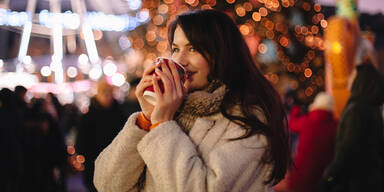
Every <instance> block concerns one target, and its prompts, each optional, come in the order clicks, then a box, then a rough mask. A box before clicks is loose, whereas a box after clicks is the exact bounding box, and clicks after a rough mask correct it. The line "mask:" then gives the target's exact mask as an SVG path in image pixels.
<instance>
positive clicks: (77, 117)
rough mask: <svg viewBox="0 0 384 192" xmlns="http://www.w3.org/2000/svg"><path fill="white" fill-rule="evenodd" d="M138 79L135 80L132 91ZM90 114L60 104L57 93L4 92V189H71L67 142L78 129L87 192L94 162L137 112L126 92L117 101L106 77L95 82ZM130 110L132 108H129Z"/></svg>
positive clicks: (0, 181) (0, 161) (0, 105)
mask: <svg viewBox="0 0 384 192" xmlns="http://www.w3.org/2000/svg"><path fill="white" fill-rule="evenodd" d="M137 82H138V80H135V81H134V82H132V84H131V90H130V92H132V91H133V92H134V89H135V85H136V84H137ZM97 88H98V92H97V94H96V95H95V96H94V97H92V98H91V99H90V105H89V109H88V112H87V113H86V114H82V113H81V112H80V111H79V110H78V108H77V107H76V106H75V105H74V104H66V105H62V104H61V103H60V102H59V100H58V98H57V97H56V95H55V94H52V93H48V94H46V95H42V96H40V97H34V98H32V99H30V100H27V99H26V93H27V89H26V88H25V87H23V86H17V87H15V89H14V91H12V90H10V89H8V88H3V89H1V91H0V125H1V129H0V132H1V133H0V136H1V138H0V142H1V146H2V148H3V150H5V151H4V153H3V157H2V158H0V167H1V168H0V170H2V171H1V172H0V177H1V178H0V191H2V192H18V191H41V192H45V191H47V192H48V191H50V192H51V191H58V192H60V191H67V186H66V185H67V184H66V182H67V178H68V175H69V174H68V173H71V172H72V173H73V171H75V169H73V168H72V167H71V164H70V162H69V161H68V157H69V156H70V155H71V154H69V153H68V152H67V142H66V141H67V140H68V137H70V135H71V133H73V132H74V133H75V149H76V154H81V155H82V156H84V157H85V162H84V165H85V167H84V171H83V174H82V175H83V178H84V179H83V180H84V181H83V183H84V186H85V187H86V188H87V189H88V190H89V191H96V190H95V189H94V186H93V184H92V178H93V161H94V160H95V159H96V157H97V155H98V154H99V153H100V152H101V150H103V149H104V148H105V147H106V146H107V145H108V144H109V143H110V142H111V141H112V139H113V138H114V137H115V135H116V134H117V133H118V132H119V131H120V129H121V128H122V127H123V124H124V123H125V121H126V117H127V116H128V115H129V114H130V113H132V112H135V111H139V105H138V103H137V101H136V100H135V98H134V97H132V95H134V94H128V96H127V98H126V100H125V101H124V102H123V103H119V102H117V101H116V100H115V99H114V96H113V89H114V88H113V87H112V86H111V85H109V84H108V83H106V82H105V81H103V82H99V83H98V85H97ZM128 108H129V109H128Z"/></svg>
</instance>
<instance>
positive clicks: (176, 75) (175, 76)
mask: <svg viewBox="0 0 384 192" xmlns="http://www.w3.org/2000/svg"><path fill="white" fill-rule="evenodd" d="M168 66H169V68H170V69H171V72H172V77H173V80H174V82H175V88H176V91H177V94H178V95H184V94H183V88H182V85H181V79H180V75H179V71H178V70H177V68H176V64H175V63H173V62H170V63H169V65H168Z"/></svg>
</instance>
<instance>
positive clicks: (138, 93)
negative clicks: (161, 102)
mask: <svg viewBox="0 0 384 192" xmlns="http://www.w3.org/2000/svg"><path fill="white" fill-rule="evenodd" d="M152 83H153V82H152V79H151V80H150V81H144V82H141V83H139V84H138V85H137V87H136V92H135V94H136V96H142V95H143V94H144V91H145V89H146V88H147V87H149V86H151V85H152Z"/></svg>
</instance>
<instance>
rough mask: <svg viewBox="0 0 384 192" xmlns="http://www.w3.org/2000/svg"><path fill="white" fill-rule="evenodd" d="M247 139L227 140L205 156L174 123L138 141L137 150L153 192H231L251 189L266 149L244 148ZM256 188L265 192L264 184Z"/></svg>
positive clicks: (161, 126) (215, 145) (159, 128)
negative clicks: (152, 185)
mask: <svg viewBox="0 0 384 192" xmlns="http://www.w3.org/2000/svg"><path fill="white" fill-rule="evenodd" d="M210 129H214V128H210ZM208 134H210V133H208ZM247 139H251V140H252V139H255V138H254V137H253V138H252V137H251V138H247ZM247 139H242V140H235V141H229V140H226V141H227V142H223V143H216V144H214V146H213V147H212V148H210V149H209V152H207V153H199V151H198V149H200V150H203V149H201V147H202V146H200V148H199V147H198V146H196V145H195V143H194V142H192V141H191V139H190V137H189V136H187V135H186V134H185V133H184V132H183V131H182V130H181V128H180V127H179V125H178V124H177V123H176V122H175V121H168V122H164V123H162V124H160V125H158V127H156V129H154V130H152V131H150V132H149V133H148V134H147V135H146V136H145V137H144V138H143V139H142V140H141V141H140V143H139V145H138V150H139V153H140V155H141V156H142V158H143V160H144V161H145V164H146V165H147V167H148V172H149V173H150V175H151V176H152V177H153V179H154V183H155V184H154V185H155V188H156V191H171V192H172V191H175V192H181V191H199V192H205V191H217V192H220V191H232V190H236V185H237V187H238V185H239V184H240V183H241V184H240V185H241V186H242V187H244V186H249V185H254V184H255V183H256V179H255V177H257V176H255V174H254V173H255V172H256V171H257V170H260V169H261V168H260V159H261V156H262V154H263V153H264V150H265V148H264V147H265V146H263V147H259V148H257V147H247V146H245V145H244V140H247ZM223 140H224V139H223ZM248 141H249V140H248ZM251 143H252V141H251ZM204 147H207V146H204ZM208 148H209V147H208ZM244 175H247V176H245V178H244ZM259 176H260V175H259ZM261 177H263V176H261ZM263 178H265V177H263ZM261 183H263V182H261ZM258 185H259V186H260V189H258V190H256V191H266V190H265V188H263V187H265V185H264V184H260V183H258ZM245 188H246V187H245ZM241 189H243V190H246V189H244V188H241ZM253 189H255V188H253ZM237 190H239V188H237Z"/></svg>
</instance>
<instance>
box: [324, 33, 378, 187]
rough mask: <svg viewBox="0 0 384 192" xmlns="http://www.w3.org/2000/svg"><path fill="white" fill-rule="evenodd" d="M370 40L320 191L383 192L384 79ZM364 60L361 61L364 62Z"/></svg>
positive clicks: (362, 54) (360, 53)
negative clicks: (382, 109) (372, 51)
mask: <svg viewBox="0 0 384 192" xmlns="http://www.w3.org/2000/svg"><path fill="white" fill-rule="evenodd" d="M367 45H368V44H367V41H364V43H361V44H360V46H361V47H360V49H362V50H358V54H357V55H358V59H357V61H358V62H357V66H356V70H355V73H353V74H354V75H352V76H351V80H353V81H350V82H352V86H351V95H350V98H349V100H348V102H347V105H346V106H345V108H344V110H343V113H342V115H341V118H340V123H339V126H338V132H337V138H336V149H335V157H334V159H333V161H332V163H331V164H330V166H329V167H328V168H327V171H326V173H325V175H324V177H323V180H322V182H321V183H320V184H319V191H323V192H325V191H332V192H333V191H341V192H363V191H364V192H365V191H372V192H376V191H377V192H379V191H383V190H384V188H383V184H384V182H383V181H384V180H383V175H384V136H383V129H384V126H383V117H382V114H381V106H382V105H383V103H384V81H383V76H382V75H381V74H380V73H379V72H378V71H377V69H376V68H375V66H376V64H375V59H373V58H371V57H370V55H371V54H368V53H369V50H370V48H369V47H370V46H368V48H364V47H365V46H367ZM360 61H361V62H360Z"/></svg>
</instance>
